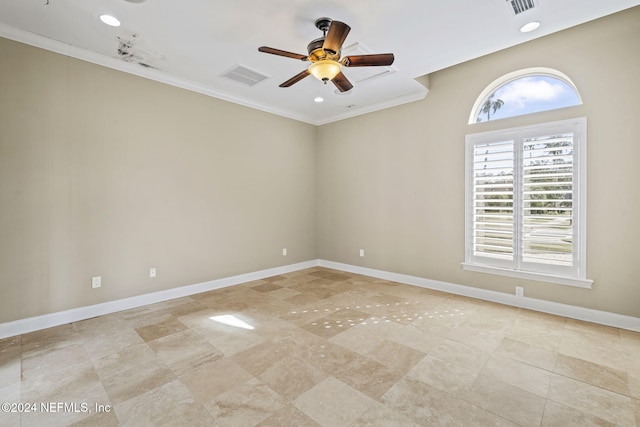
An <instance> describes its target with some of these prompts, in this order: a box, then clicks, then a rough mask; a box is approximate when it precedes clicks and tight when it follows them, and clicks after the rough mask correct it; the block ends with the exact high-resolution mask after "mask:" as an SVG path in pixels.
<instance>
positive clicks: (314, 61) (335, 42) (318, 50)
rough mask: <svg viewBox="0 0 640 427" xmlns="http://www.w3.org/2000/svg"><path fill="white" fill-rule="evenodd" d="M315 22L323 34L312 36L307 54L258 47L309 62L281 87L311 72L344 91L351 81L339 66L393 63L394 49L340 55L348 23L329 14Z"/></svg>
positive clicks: (370, 65) (350, 87)
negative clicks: (333, 18)
mask: <svg viewBox="0 0 640 427" xmlns="http://www.w3.org/2000/svg"><path fill="white" fill-rule="evenodd" d="M315 26H316V28H318V29H319V30H320V31H322V33H323V36H322V37H320V38H317V39H315V40H312V41H311V42H310V43H309V44H308V45H307V53H308V54H307V55H301V54H298V53H293V52H288V51H286V50H280V49H274V48H272V47H267V46H262V47H259V48H258V51H260V52H264V53H269V54H272V55H278V56H284V57H286V58H293V59H298V60H301V61H310V62H311V65H309V67H308V68H307V69H306V70H304V71H302V72H300V73H298V74H296V75H295V76H293V77H292V78H290V79H289V80H287V81H286V82H284V83H282V84H280V87H290V86H292V85H294V84H295V83H297V82H299V81H300V80H302V79H303V78H305V77H307V76H308V75H309V74H312V75H313V76H314V77H316V78H317V79H318V80H320V81H323V82H324V83H325V84H326V83H327V82H329V81H330V82H332V83H333V84H334V85H335V86H336V87H337V88H338V90H339V91H340V92H347V91H349V90H351V89H352V88H353V85H352V84H351V82H350V81H349V79H347V77H346V76H345V75H344V74H343V73H342V67H377V66H389V65H391V64H393V61H394V59H395V58H394V56H393V53H383V54H373V55H352V56H346V57H344V58H342V59H340V55H341V53H342V45H343V43H344V41H345V39H346V38H347V35H348V34H349V31H351V27H349V26H348V25H347V24H345V23H344V22H340V21H333V20H331V18H318V19H317V20H316V22H315Z"/></svg>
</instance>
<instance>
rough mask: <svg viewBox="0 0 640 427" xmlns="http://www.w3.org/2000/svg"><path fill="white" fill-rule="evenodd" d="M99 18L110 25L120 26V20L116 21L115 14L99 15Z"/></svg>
mask: <svg viewBox="0 0 640 427" xmlns="http://www.w3.org/2000/svg"><path fill="white" fill-rule="evenodd" d="M100 20H101V21H102V22H104V23H105V24H107V25H111V26H112V27H119V26H120V21H118V18H116V17H115V16H111V15H100Z"/></svg>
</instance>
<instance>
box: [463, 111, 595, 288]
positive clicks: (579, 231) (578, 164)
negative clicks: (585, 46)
mask: <svg viewBox="0 0 640 427" xmlns="http://www.w3.org/2000/svg"><path fill="white" fill-rule="evenodd" d="M555 132H572V133H573V135H574V141H573V224H572V226H573V266H572V267H571V268H570V269H566V268H563V269H562V268H555V267H554V266H551V265H546V264H535V265H534V264H527V263H525V262H523V261H522V259H521V257H520V255H519V253H518V251H517V250H516V251H515V252H516V254H515V255H514V261H513V262H511V261H509V262H504V261H503V260H499V259H493V258H489V257H482V256H477V255H474V251H473V239H474V236H473V226H474V223H473V221H474V204H473V197H474V195H473V179H474V173H473V160H474V158H473V157H474V146H475V145H476V144H479V143H488V142H495V141H505V140H514V152H515V156H516V160H515V164H514V180H515V183H514V205H515V206H521V203H520V202H521V198H522V193H521V191H519V186H520V182H521V181H522V180H521V177H522V173H523V168H522V164H521V163H520V160H519V159H520V156H521V151H522V150H521V145H522V144H521V143H522V141H523V140H524V139H525V138H527V137H533V136H543V135H549V134H550V133H551V134H552V133H555ZM465 158H466V162H465V261H464V262H463V263H462V266H463V269H465V270H469V271H476V272H482V273H490V274H498V275H503V276H510V277H517V278H523V279H529V280H536V281H542V282H548V283H556V284H561V285H569V286H577V287H581V288H591V285H592V284H593V281H592V280H589V279H587V277H586V234H587V233H586V230H587V224H586V220H587V218H586V207H587V203H586V199H587V173H586V166H587V119H586V117H580V118H575V119H570V120H562V121H556V122H548V123H542V124H536V125H529V126H522V127H517V128H509V129H501V130H496V131H489V132H481V133H474V134H469V135H466V151H465ZM514 215H516V216H515V218H514V221H515V222H516V223H518V222H519V220H518V218H519V215H520V212H516V213H514ZM514 233H515V234H514V247H515V246H519V244H520V240H522V231H521V230H520V227H515V230H514ZM532 267H533V268H532ZM569 270H570V271H569Z"/></svg>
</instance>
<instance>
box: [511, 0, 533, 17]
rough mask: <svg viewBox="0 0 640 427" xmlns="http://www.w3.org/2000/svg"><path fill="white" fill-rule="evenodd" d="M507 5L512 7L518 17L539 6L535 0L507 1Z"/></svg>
mask: <svg viewBox="0 0 640 427" xmlns="http://www.w3.org/2000/svg"><path fill="white" fill-rule="evenodd" d="M507 3H509V4H510V5H511V8H512V9H513V13H515V14H516V15H519V14H521V13H522V12H526V11H527V10H529V9H533V8H534V7H536V6H537V4H536V3H537V2H536V1H535V0H507Z"/></svg>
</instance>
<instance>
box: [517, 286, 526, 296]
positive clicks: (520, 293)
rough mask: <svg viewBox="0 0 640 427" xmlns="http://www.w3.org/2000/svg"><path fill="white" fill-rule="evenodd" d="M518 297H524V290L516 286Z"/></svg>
mask: <svg viewBox="0 0 640 427" xmlns="http://www.w3.org/2000/svg"><path fill="white" fill-rule="evenodd" d="M516 296H517V297H523V296H524V288H523V287H522V286H516Z"/></svg>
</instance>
